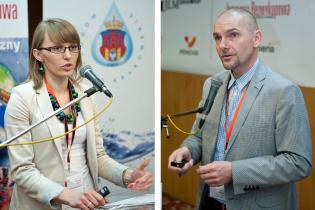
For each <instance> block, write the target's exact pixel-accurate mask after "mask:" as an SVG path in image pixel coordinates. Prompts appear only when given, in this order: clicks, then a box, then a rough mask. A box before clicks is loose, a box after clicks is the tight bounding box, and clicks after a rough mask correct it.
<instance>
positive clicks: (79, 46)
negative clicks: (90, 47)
mask: <svg viewBox="0 0 315 210" xmlns="http://www.w3.org/2000/svg"><path fill="white" fill-rule="evenodd" d="M74 46H76V47H78V51H73V50H71V49H70V48H71V47H74ZM57 47H59V48H63V51H60V52H53V51H52V49H53V48H57ZM67 48H68V50H69V52H71V53H79V52H80V51H81V45H70V46H68V47H63V46H51V47H41V48H38V49H39V50H47V51H49V52H51V53H54V54H62V53H65V52H66V50H67Z"/></svg>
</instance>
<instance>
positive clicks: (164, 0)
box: [161, 0, 201, 12]
mask: <svg viewBox="0 0 315 210" xmlns="http://www.w3.org/2000/svg"><path fill="white" fill-rule="evenodd" d="M200 2H201V0H161V10H162V12H165V11H167V10H169V9H179V6H180V5H182V4H199V3H200Z"/></svg>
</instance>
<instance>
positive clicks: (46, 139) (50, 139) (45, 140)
mask: <svg viewBox="0 0 315 210" xmlns="http://www.w3.org/2000/svg"><path fill="white" fill-rule="evenodd" d="M112 101H113V98H112V97H111V98H110V100H109V102H108V103H107V104H106V105H105V106H104V108H103V109H101V110H100V111H99V112H97V113H96V114H95V115H94V116H92V117H91V118H90V119H88V120H87V121H85V123H83V124H81V125H79V126H77V127H75V128H73V129H71V130H69V131H68V132H66V133H64V134H61V135H59V136H55V137H49V138H45V139H41V140H38V141H32V142H24V143H23V142H21V143H14V144H3V145H0V148H2V147H12V146H19V145H30V144H39V143H44V142H47V141H53V140H55V139H58V138H60V137H63V136H65V135H67V134H69V133H71V132H73V131H75V130H77V129H79V128H81V127H82V126H84V125H86V124H88V123H89V122H91V121H92V120H94V119H95V118H97V117H98V116H99V115H100V114H102V113H103V112H104V111H105V110H106V109H108V107H109V106H110V105H111V103H112Z"/></svg>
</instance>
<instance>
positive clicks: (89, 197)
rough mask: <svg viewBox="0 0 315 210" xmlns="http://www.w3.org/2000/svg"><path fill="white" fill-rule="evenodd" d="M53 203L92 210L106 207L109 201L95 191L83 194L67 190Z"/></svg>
mask: <svg viewBox="0 0 315 210" xmlns="http://www.w3.org/2000/svg"><path fill="white" fill-rule="evenodd" d="M53 202H54V203H60V204H66V205H68V206H71V207H73V208H79V209H82V210H90V209H95V208H98V207H99V206H102V205H105V204H106V203H108V202H109V201H108V200H107V199H106V198H103V197H102V196H101V195H100V194H99V193H97V192H96V191H94V190H86V191H85V192H83V193H81V192H76V191H74V190H70V189H68V188H65V189H64V190H63V191H62V193H61V194H60V195H59V196H58V197H57V198H55V199H54V200H53Z"/></svg>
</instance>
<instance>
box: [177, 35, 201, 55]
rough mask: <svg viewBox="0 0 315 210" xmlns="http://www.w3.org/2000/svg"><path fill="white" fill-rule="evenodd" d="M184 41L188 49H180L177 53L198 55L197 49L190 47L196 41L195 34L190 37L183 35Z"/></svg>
mask: <svg viewBox="0 0 315 210" xmlns="http://www.w3.org/2000/svg"><path fill="white" fill-rule="evenodd" d="M184 41H185V42H186V46H187V48H188V49H180V50H179V53H180V54H182V55H192V56H198V55H199V51H198V50H194V49H192V48H193V47H194V45H195V43H196V41H197V38H196V37H195V36H192V37H189V36H185V37H184Z"/></svg>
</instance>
